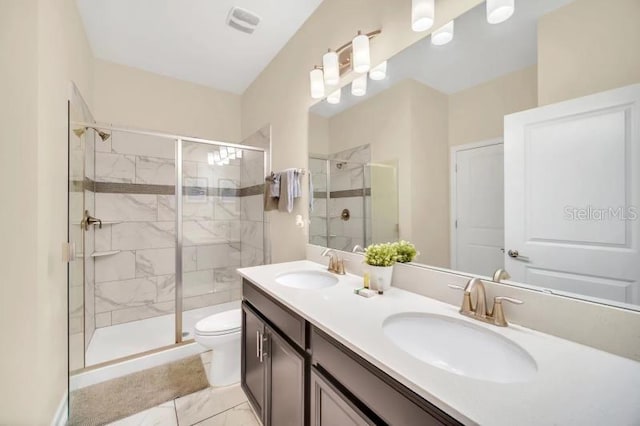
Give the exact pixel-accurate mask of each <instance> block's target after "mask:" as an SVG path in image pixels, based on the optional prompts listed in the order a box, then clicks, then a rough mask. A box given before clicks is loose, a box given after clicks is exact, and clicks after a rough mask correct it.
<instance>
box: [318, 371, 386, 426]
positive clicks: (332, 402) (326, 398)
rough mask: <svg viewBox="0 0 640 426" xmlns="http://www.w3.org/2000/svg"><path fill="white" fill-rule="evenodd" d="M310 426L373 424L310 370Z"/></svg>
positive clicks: (363, 425)
mask: <svg viewBox="0 0 640 426" xmlns="http://www.w3.org/2000/svg"><path fill="white" fill-rule="evenodd" d="M309 399H310V403H311V407H310V408H311V424H310V425H311V426H335V425H340V426H368V425H375V423H374V422H373V421H372V420H370V419H369V418H367V417H366V416H365V415H364V414H363V413H362V412H361V411H360V410H358V408H356V407H355V406H354V405H353V404H352V403H351V402H350V401H349V400H348V399H347V398H346V397H345V396H344V395H342V393H341V392H340V391H339V390H338V389H336V388H335V386H333V385H332V384H331V383H329V382H328V381H327V380H326V379H325V378H324V377H322V376H321V375H320V374H319V373H318V371H317V370H316V369H315V368H312V369H311V393H310V396H309Z"/></svg>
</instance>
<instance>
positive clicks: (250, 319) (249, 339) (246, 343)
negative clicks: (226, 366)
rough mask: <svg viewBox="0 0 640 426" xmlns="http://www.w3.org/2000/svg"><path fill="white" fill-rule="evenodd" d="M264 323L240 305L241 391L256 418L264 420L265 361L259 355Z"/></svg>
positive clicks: (249, 309) (248, 308)
mask: <svg viewBox="0 0 640 426" xmlns="http://www.w3.org/2000/svg"><path fill="white" fill-rule="evenodd" d="M264 331H265V327H264V323H263V322H262V320H260V318H258V316H257V315H256V314H255V313H254V312H253V310H252V309H251V308H250V307H248V306H247V305H246V304H245V303H243V304H242V379H241V380H242V381H241V383H242V389H243V390H244V392H245V393H246V394H247V398H248V399H249V402H250V403H251V405H252V406H253V409H254V410H255V411H256V413H257V414H258V416H259V417H260V418H261V419H264V406H265V383H266V367H265V366H266V359H265V358H264V356H261V354H260V350H261V348H260V345H261V342H260V340H261V339H262V338H263V336H264Z"/></svg>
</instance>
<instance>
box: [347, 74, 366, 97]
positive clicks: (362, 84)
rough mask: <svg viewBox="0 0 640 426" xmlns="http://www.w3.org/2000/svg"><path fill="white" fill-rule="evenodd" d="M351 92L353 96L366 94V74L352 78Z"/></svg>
mask: <svg viewBox="0 0 640 426" xmlns="http://www.w3.org/2000/svg"><path fill="white" fill-rule="evenodd" d="M351 94H352V95H353V96H364V95H366V94H367V74H364V75H361V76H360V77H358V78H356V79H355V80H353V82H352V83H351Z"/></svg>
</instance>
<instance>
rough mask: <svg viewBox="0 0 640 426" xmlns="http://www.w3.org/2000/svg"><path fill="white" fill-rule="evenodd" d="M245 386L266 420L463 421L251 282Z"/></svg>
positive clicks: (272, 423)
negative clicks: (312, 324)
mask: <svg viewBox="0 0 640 426" xmlns="http://www.w3.org/2000/svg"><path fill="white" fill-rule="evenodd" d="M243 293H244V301H243V302H242V325H243V327H242V388H243V389H244V391H245V392H246V394H247V397H248V399H249V402H250V403H251V405H252V406H253V408H254V409H255V411H256V413H257V414H258V416H259V417H260V419H261V420H262V424H263V425H264V426H306V425H310V426H343V425H344V426H349V425H355V426H365V425H398V426H414V425H415V426H429V425H459V424H460V423H459V422H457V421H456V420H455V419H454V418H452V417H450V416H449V415H447V414H446V413H444V412H443V411H442V410H440V409H438V408H437V407H436V406H434V405H433V404H431V403H430V402H429V401H426V400H424V399H423V398H421V397H420V396H418V395H417V394H415V393H414V392H412V391H411V390H409V389H408V388H406V387H405V386H403V385H402V384H400V383H399V382H398V381H397V380H395V379H393V378H392V377H390V376H389V375H387V374H386V373H384V372H383V371H381V370H380V369H378V368H377V367H375V366H373V365H372V364H371V363H369V362H368V361H366V360H365V359H363V358H362V357H360V356H359V355H357V354H355V353H354V352H353V351H351V350H350V349H349V348H348V347H346V346H344V345H343V344H341V343H340V342H338V341H337V340H335V339H333V338H331V337H330V336H329V335H327V334H326V333H324V332H322V331H321V330H319V329H317V328H315V327H313V326H311V325H310V324H309V323H308V322H307V321H306V320H305V319H304V318H302V317H300V316H299V315H297V314H296V313H295V312H293V311H292V310H290V309H289V308H287V307H286V306H284V305H283V304H282V303H280V302H278V301H277V300H275V299H274V298H272V297H270V296H269V295H267V294H266V293H265V292H264V291H262V290H261V289H259V288H258V287H257V286H255V285H254V284H252V283H250V282H249V281H247V280H244V282H243Z"/></svg>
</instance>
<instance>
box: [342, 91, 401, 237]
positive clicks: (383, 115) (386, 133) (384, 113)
mask: <svg viewBox="0 0 640 426" xmlns="http://www.w3.org/2000/svg"><path fill="white" fill-rule="evenodd" d="M410 102H411V82H410V81H409V80H405V81H403V82H400V83H398V84H397V85H395V86H394V87H393V88H391V89H389V90H385V91H384V92H382V93H379V94H378V95H376V96H374V97H373V98H371V99H368V100H367V101H365V102H362V103H360V104H358V105H356V106H355V107H353V108H350V109H348V110H346V111H344V112H342V113H340V114H337V115H335V116H333V117H331V119H329V141H330V142H329V152H338V151H344V150H346V149H350V148H355V147H357V146H360V145H365V144H370V145H371V161H372V162H374V163H385V162H389V161H393V160H397V161H398V203H399V206H400V209H399V210H400V212H399V223H400V224H401V226H400V238H403V239H410V238H411V236H412V231H411V224H412V220H411V214H412V211H413V209H412V207H411V185H410V181H411V159H410V155H402V154H403V153H408V152H410V150H411V104H410ZM372 117H375V119H372Z"/></svg>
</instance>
